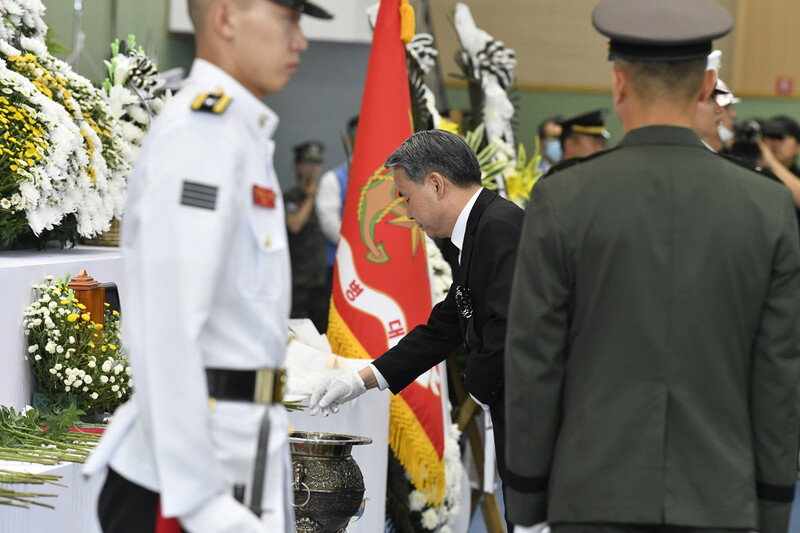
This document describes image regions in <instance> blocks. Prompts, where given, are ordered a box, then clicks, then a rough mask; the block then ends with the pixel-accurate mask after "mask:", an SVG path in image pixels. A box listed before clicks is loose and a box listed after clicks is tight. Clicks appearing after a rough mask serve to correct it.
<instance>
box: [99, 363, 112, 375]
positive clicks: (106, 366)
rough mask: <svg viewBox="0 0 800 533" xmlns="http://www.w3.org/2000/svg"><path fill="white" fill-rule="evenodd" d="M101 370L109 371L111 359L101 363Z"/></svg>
mask: <svg viewBox="0 0 800 533" xmlns="http://www.w3.org/2000/svg"><path fill="white" fill-rule="evenodd" d="M100 368H101V369H102V371H103V372H110V371H111V361H106V362H105V363H103V366H101V367H100Z"/></svg>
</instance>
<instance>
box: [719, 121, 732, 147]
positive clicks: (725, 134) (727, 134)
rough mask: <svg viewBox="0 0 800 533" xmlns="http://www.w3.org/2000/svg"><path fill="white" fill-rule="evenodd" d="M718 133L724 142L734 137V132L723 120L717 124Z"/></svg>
mask: <svg viewBox="0 0 800 533" xmlns="http://www.w3.org/2000/svg"><path fill="white" fill-rule="evenodd" d="M717 135H719V140H720V141H722V144H725V143H726V142H728V141H730V140H731V139H733V132H732V131H731V130H729V129H728V128H726V127H725V126H724V125H723V124H722V123H721V122H720V123H719V124H717Z"/></svg>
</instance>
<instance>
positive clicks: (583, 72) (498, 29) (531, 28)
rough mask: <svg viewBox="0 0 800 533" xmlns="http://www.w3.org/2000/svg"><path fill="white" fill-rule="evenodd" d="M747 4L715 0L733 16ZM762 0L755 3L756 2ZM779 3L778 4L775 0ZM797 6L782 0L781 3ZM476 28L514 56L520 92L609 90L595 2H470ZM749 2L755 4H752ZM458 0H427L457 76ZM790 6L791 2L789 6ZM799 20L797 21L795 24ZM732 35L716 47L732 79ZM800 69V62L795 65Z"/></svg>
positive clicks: (448, 65) (447, 65)
mask: <svg viewBox="0 0 800 533" xmlns="http://www.w3.org/2000/svg"><path fill="white" fill-rule="evenodd" d="M746 1H747V0H717V2H718V3H719V4H721V5H722V6H723V7H725V8H726V9H727V10H728V11H729V12H730V13H731V14H732V15H734V17H735V16H736V13H737V11H738V10H737V5H738V4H739V3H746ZM763 1H764V0H759V4H761V2H763ZM775 1H777V0H775ZM791 2H794V3H796V4H797V7H796V9H795V11H797V12H798V13H800V2H797V1H796V0H785V1H784V2H780V3H787V4H789V3H791ZM466 3H467V5H468V6H469V7H470V10H471V11H472V16H473V17H474V19H475V22H476V24H477V25H478V27H479V28H482V29H484V30H486V31H487V32H489V34H491V35H492V36H493V37H494V38H495V39H498V40H501V41H503V42H504V43H505V44H506V46H508V47H510V48H513V49H514V50H516V52H517V59H518V62H519V64H518V66H517V70H516V74H517V84H518V86H519V87H520V88H523V89H554V90H578V91H607V90H608V89H609V83H610V82H609V67H608V63H607V61H606V59H607V55H606V42H607V41H606V39H605V38H604V37H603V36H601V35H600V34H599V33H597V31H596V30H595V29H594V28H593V27H592V23H591V13H592V10H593V9H594V7H595V5H597V0H469V1H467V2H466ZM751 3H753V4H755V1H754V0H751ZM455 4H456V0H430V9H431V15H432V19H433V24H434V30H435V32H436V39H437V43H438V47H439V52H440V55H439V57H440V58H441V61H442V71H443V73H445V75H446V74H448V73H457V72H459V70H458V67H457V65H456V63H455V61H454V60H453V57H454V55H455V53H456V51H457V50H458V49H459V45H458V37H457V36H456V33H455V30H454V28H453V24H452V13H453V10H454V8H455ZM793 5H794V4H793ZM798 19H799V18H797V17H795V18H794V20H798ZM734 39H735V35H734V34H732V35H731V36H729V37H726V38H725V39H722V40H720V41H718V42H717V43H715V47H716V48H719V49H721V50H722V52H723V70H722V72H721V76H722V78H723V79H727V80H732V79H733V77H732V76H733V69H734V61H732V59H733V58H732V55H733V48H734V46H733V43H734ZM798 66H800V63H799V64H798Z"/></svg>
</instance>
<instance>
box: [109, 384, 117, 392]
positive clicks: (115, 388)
mask: <svg viewBox="0 0 800 533" xmlns="http://www.w3.org/2000/svg"><path fill="white" fill-rule="evenodd" d="M118 390H119V385H114V386H113V387H111V392H117V391H118Z"/></svg>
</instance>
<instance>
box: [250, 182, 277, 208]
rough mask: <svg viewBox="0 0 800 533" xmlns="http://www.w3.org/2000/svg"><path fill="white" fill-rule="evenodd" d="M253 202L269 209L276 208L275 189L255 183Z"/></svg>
mask: <svg viewBox="0 0 800 533" xmlns="http://www.w3.org/2000/svg"><path fill="white" fill-rule="evenodd" d="M253 203H254V204H256V205H260V206H261V207H266V208H267V209H275V191H273V190H272V189H267V188H266V187H259V186H258V185H253Z"/></svg>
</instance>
